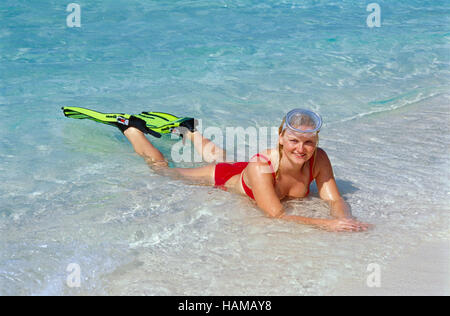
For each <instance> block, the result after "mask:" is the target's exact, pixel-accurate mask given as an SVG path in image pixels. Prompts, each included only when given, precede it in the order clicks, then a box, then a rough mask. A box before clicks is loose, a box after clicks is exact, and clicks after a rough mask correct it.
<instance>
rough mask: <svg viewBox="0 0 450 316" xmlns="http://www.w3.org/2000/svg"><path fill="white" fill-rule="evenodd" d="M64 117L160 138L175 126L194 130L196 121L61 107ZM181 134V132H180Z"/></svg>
mask: <svg viewBox="0 0 450 316" xmlns="http://www.w3.org/2000/svg"><path fill="white" fill-rule="evenodd" d="M62 110H63V113H64V115H65V116H66V117H69V118H74V119H88V120H92V121H95V122H98V123H102V124H107V125H111V126H115V127H118V128H119V129H120V130H121V131H122V132H124V131H125V130H126V129H127V128H128V127H135V128H137V129H139V130H140V131H141V132H143V133H145V134H150V135H152V136H154V137H157V138H160V137H161V135H162V134H169V133H172V131H173V130H174V129H176V128H178V129H180V130H182V128H186V129H187V130H189V131H191V132H194V131H195V125H196V123H197V121H196V120H195V119H194V118H191V117H181V118H180V117H176V116H175V115H172V114H169V113H163V112H142V113H141V114H134V115H132V114H125V113H101V112H97V111H93V110H89V109H85V108H80V107H73V106H65V107H62ZM180 135H182V134H180Z"/></svg>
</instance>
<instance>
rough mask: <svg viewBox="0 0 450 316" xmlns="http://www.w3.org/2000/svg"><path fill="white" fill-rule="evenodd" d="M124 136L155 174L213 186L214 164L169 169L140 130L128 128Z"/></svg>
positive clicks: (162, 157) (165, 161)
mask: <svg viewBox="0 0 450 316" xmlns="http://www.w3.org/2000/svg"><path fill="white" fill-rule="evenodd" d="M197 133H198V132H197ZM191 134H193V133H191ZM124 135H125V136H126V137H127V138H128V140H129V141H130V143H131V144H132V145H133V148H134V150H135V152H136V153H137V154H138V155H140V156H141V157H143V158H144V159H145V162H147V164H148V165H149V166H150V168H152V169H153V170H154V171H155V172H158V173H160V174H163V175H167V176H170V177H172V178H176V179H180V178H184V179H189V180H191V181H194V182H196V183H201V184H207V185H213V184H214V171H215V164H210V165H208V166H204V167H199V168H169V164H168V163H167V160H166V159H165V158H164V155H163V154H162V153H161V152H160V151H159V150H158V149H157V148H156V147H155V146H153V144H152V143H151V142H150V141H149V140H148V139H147V137H146V136H145V135H144V133H142V132H141V131H140V130H138V129H136V128H134V127H129V128H128V129H127V130H125V132H124ZM200 136H201V135H200Z"/></svg>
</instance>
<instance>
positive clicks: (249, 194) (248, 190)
mask: <svg viewBox="0 0 450 316" xmlns="http://www.w3.org/2000/svg"><path fill="white" fill-rule="evenodd" d="M254 157H258V158H262V159H264V160H265V161H267V163H268V164H269V166H270V169H271V170H272V176H273V180H274V181H275V182H276V181H277V176H276V173H275V170H274V169H273V166H272V162H271V161H270V159H269V158H267V157H266V156H264V155H260V154H256V155H255V156H253V158H254ZM253 158H252V159H253ZM313 165H314V155H313V156H312V157H311V161H310V162H309V183H308V192H306V196H308V195H309V186H310V184H311V182H313V180H314V176H313ZM242 187H243V188H244V191H245V193H246V194H247V195H248V196H249V197H250V198H252V199H253V200H254V199H255V196H254V195H253V191H252V189H250V188H249V187H248V186H247V185H246V184H245V181H244V176H242Z"/></svg>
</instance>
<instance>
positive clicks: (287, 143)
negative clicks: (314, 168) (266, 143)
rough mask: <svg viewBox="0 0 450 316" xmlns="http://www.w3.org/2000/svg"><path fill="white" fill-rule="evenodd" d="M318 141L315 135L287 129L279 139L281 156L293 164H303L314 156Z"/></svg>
mask: <svg viewBox="0 0 450 316" xmlns="http://www.w3.org/2000/svg"><path fill="white" fill-rule="evenodd" d="M318 140H319V139H318V135H317V133H298V132H294V131H292V130H290V129H289V128H287V129H285V130H284V131H283V132H282V133H281V135H280V137H279V143H280V145H281V146H282V152H283V156H285V157H286V158H288V159H289V160H290V161H291V162H292V163H294V164H304V163H305V162H306V161H308V160H309V159H310V158H311V157H312V156H313V155H314V151H315V150H316V147H317V143H318Z"/></svg>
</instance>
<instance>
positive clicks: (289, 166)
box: [123, 109, 369, 232]
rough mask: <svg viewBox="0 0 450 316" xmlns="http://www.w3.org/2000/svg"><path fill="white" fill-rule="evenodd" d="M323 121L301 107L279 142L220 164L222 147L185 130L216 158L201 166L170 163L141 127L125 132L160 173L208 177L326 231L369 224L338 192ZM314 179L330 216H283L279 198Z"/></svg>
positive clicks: (272, 211) (299, 192) (271, 211)
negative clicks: (246, 159) (324, 144)
mask: <svg viewBox="0 0 450 316" xmlns="http://www.w3.org/2000/svg"><path fill="white" fill-rule="evenodd" d="M321 125H322V120H321V118H320V116H319V115H317V114H316V113H314V112H311V111H308V110H302V109H295V110H292V111H290V112H289V113H288V114H287V115H286V117H285V118H284V119H283V122H282V124H281V126H280V128H279V140H278V141H279V144H278V148H276V149H268V150H265V151H263V152H261V153H259V154H257V155H256V156H255V157H253V158H252V159H251V160H250V162H236V163H224V162H221V161H223V159H224V157H225V152H224V150H223V149H221V148H220V147H218V146H216V145H215V144H214V143H213V142H211V141H210V140H209V139H206V138H204V137H203V136H202V135H201V134H200V133H199V132H198V131H194V132H192V131H183V135H184V137H185V138H187V139H189V140H190V141H191V142H193V143H194V146H195V148H196V149H197V150H198V151H199V152H200V153H201V154H202V157H203V158H204V159H205V160H206V161H215V163H212V164H210V165H207V166H205V167H200V168H172V169H170V168H169V167H168V163H167V161H166V160H165V158H164V156H163V155H162V153H161V152H160V151H159V150H158V149H156V148H155V147H154V146H153V145H152V144H151V143H150V142H149V141H148V139H147V138H146V137H145V135H144V133H142V132H141V131H140V130H139V129H137V128H134V127H128V128H127V129H125V130H123V132H124V135H125V136H126V137H127V138H128V140H129V141H130V142H131V144H132V145H133V148H134V150H135V151H136V153H137V154H139V155H140V156H142V157H144V158H145V160H146V162H147V163H148V164H149V165H150V166H151V167H152V168H153V169H154V170H155V171H158V172H162V173H164V174H167V175H178V176H182V177H184V178H187V179H190V180H197V181H202V182H206V183H207V184H209V185H215V186H217V187H221V188H223V189H229V190H232V191H235V192H238V193H240V194H242V195H247V196H249V197H250V198H252V199H254V200H255V201H256V204H257V205H258V206H259V207H260V208H261V209H262V210H263V211H264V212H265V214H266V215H268V216H269V217H272V218H279V219H284V220H288V221H295V222H298V223H301V224H307V225H312V226H315V227H318V228H322V229H325V230H328V231H336V232H342V231H356V232H358V231H365V230H367V229H368V228H369V225H368V224H366V223H362V222H359V221H357V220H356V219H354V218H353V217H352V215H351V212H350V207H349V206H348V204H347V203H346V202H345V201H344V200H343V199H342V197H341V195H340V194H339V191H338V188H337V185H336V181H335V179H334V175H333V169H332V167H331V163H330V160H329V159H328V156H327V154H326V153H325V151H324V150H323V149H321V148H319V147H317V145H318V142H319V136H318V133H319V130H320V128H321ZM313 180H315V181H316V184H317V188H318V190H319V195H320V197H321V198H322V199H323V200H325V201H327V202H328V204H329V205H330V211H331V215H332V217H333V219H322V218H308V217H303V216H296V215H287V214H285V212H284V210H283V205H282V204H281V200H283V199H285V198H302V197H305V196H307V195H308V194H309V186H310V183H311V182H312V181H313Z"/></svg>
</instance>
